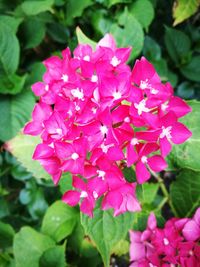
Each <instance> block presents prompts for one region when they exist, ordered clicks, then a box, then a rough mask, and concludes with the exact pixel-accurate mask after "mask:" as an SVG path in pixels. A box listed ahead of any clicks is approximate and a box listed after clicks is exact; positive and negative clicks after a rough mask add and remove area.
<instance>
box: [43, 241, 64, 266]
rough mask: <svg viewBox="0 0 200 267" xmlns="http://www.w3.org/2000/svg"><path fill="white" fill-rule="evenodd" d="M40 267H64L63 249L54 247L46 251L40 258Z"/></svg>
mask: <svg viewBox="0 0 200 267" xmlns="http://www.w3.org/2000/svg"><path fill="white" fill-rule="evenodd" d="M39 266H40V267H66V263H65V248H64V246H56V247H53V248H49V249H47V250H46V251H45V252H44V253H43V254H42V256H41V257H40V264H39Z"/></svg>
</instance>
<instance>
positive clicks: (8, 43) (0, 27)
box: [0, 21, 20, 75]
mask: <svg viewBox="0 0 200 267" xmlns="http://www.w3.org/2000/svg"><path fill="white" fill-rule="evenodd" d="M0 40H1V42H0V75H5V74H6V75H9V74H13V73H15V71H16V70H17V67H18V64H19V51H20V47H19V41H18V39H17V37H16V35H15V34H14V32H13V31H11V30H10V27H9V26H7V25H5V24H4V23H3V22H2V21H0Z"/></svg>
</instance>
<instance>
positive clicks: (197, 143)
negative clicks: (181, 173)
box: [168, 100, 200, 171]
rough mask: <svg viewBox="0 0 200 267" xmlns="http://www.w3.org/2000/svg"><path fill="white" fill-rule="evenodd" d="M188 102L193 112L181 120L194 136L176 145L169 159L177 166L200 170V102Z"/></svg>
mask: <svg viewBox="0 0 200 267" xmlns="http://www.w3.org/2000/svg"><path fill="white" fill-rule="evenodd" d="M187 103H188V104H189V105H190V106H191V107H192V112H191V113H189V114H188V115H187V116H185V117H184V118H182V119H181V120H180V122H182V123H183V124H185V125H186V126H187V127H188V128H189V130H190V131H191V132H192V137H190V139H188V140H187V141H186V142H185V143H183V144H181V145H174V146H173V150H172V152H171V154H170V155H169V157H168V160H169V161H170V163H171V164H172V165H173V166H174V167H175V168H178V169H179V168H190V169H193V170H196V171H200V165H199V151H200V138H199V132H200V102H198V101H195V100H192V101H188V102H187Z"/></svg>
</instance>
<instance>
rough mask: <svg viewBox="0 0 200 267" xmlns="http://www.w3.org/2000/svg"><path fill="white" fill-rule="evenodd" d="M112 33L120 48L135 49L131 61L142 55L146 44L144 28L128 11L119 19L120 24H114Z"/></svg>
mask: <svg viewBox="0 0 200 267" xmlns="http://www.w3.org/2000/svg"><path fill="white" fill-rule="evenodd" d="M110 32H111V33H112V34H113V36H114V37H115V39H116V42H117V45H118V46H119V47H127V46H132V47H133V50H132V53H131V56H130V60H132V59H134V58H135V57H136V56H138V55H139V54H140V52H141V50H142V47H143V43H144V33H143V30H142V26H141V24H140V23H139V22H138V20H137V19H136V18H135V17H134V16H133V15H132V14H131V13H130V12H128V10H127V9H125V10H124V12H123V13H121V14H120V16H119V17H118V24H116V23H113V25H112V27H111V29H110Z"/></svg>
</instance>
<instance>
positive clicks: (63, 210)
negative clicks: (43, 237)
mask: <svg viewBox="0 0 200 267" xmlns="http://www.w3.org/2000/svg"><path fill="white" fill-rule="evenodd" d="M78 216H79V212H78V211H77V210H76V209H75V208H72V207H70V206H68V205H66V204H65V203H63V202H62V201H56V202H55V203H54V204H53V205H52V206H50V207H49V208H48V210H47V212H46V214H45V216H44V219H43V221H42V229H41V230H42V232H43V233H45V234H48V235H49V236H51V237H52V238H53V239H54V240H55V241H56V242H60V241H61V240H62V239H63V238H65V237H66V236H68V235H70V234H71V233H72V231H73V229H74V226H75V224H76V222H77V219H78Z"/></svg>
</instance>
